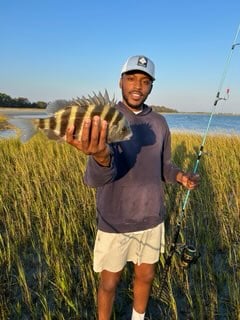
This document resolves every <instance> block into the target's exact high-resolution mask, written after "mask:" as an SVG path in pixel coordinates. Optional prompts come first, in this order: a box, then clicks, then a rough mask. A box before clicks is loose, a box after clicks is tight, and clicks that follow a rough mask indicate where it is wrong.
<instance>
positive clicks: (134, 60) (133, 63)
mask: <svg viewBox="0 0 240 320" xmlns="http://www.w3.org/2000/svg"><path fill="white" fill-rule="evenodd" d="M133 70H139V71H143V72H145V73H146V74H148V75H149V76H150V77H151V78H152V79H153V80H155V66H154V63H153V62H152V60H150V59H149V58H147V57H145V56H140V55H139V56H132V57H129V58H128V59H127V61H126V62H125V63H124V65H123V67H122V71H121V74H123V73H125V72H128V71H133Z"/></svg>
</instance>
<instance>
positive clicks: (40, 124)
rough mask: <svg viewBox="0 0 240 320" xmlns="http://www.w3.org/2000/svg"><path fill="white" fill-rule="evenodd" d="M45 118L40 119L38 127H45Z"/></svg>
mask: <svg viewBox="0 0 240 320" xmlns="http://www.w3.org/2000/svg"><path fill="white" fill-rule="evenodd" d="M45 122H46V121H45V119H39V121H38V127H39V128H40V129H44V128H45Z"/></svg>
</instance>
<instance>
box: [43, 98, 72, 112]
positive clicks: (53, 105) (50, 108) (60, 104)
mask: <svg viewBox="0 0 240 320" xmlns="http://www.w3.org/2000/svg"><path fill="white" fill-rule="evenodd" d="M70 103H71V102H70V101H67V100H55V101H52V102H49V103H48V105H47V108H46V111H47V113H49V114H53V113H55V112H57V111H59V110H61V109H64V108H65V107H67V106H69V105H70Z"/></svg>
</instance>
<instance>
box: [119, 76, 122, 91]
mask: <svg viewBox="0 0 240 320" xmlns="http://www.w3.org/2000/svg"><path fill="white" fill-rule="evenodd" d="M119 87H120V89H122V78H120V80H119Z"/></svg>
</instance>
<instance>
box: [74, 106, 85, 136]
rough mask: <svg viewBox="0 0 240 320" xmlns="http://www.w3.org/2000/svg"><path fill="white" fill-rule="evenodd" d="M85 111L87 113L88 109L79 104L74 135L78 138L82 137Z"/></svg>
mask: <svg viewBox="0 0 240 320" xmlns="http://www.w3.org/2000/svg"><path fill="white" fill-rule="evenodd" d="M85 113H86V110H84V109H83V107H81V106H79V107H78V108H77V112H76V117H75V121H74V128H75V132H74V135H75V137H76V138H80V134H81V128H82V123H83V119H84V116H85Z"/></svg>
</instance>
